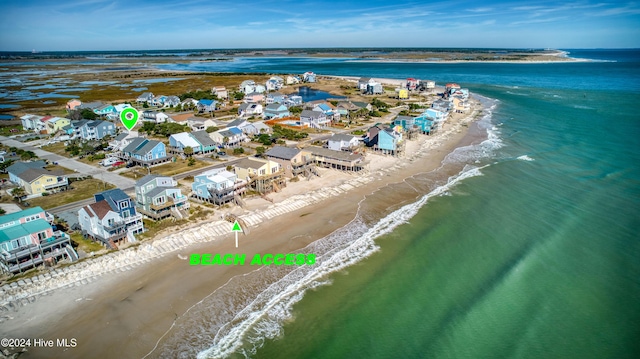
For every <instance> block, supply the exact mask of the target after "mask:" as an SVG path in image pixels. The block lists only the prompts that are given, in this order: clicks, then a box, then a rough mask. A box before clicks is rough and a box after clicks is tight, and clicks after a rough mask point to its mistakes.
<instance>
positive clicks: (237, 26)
mask: <svg viewBox="0 0 640 359" xmlns="http://www.w3.org/2000/svg"><path fill="white" fill-rule="evenodd" d="M252 47H253V48H255V47H260V48H290V47H500V48H630V47H632V48H640V4H639V3H636V2H626V1H622V2H621V1H609V2H599V1H590V0H587V1H576V2H559V1H538V2H530V1H526V2H525V1H500V0H494V1H477V0H475V1H473V0H469V1H468V0H447V1H440V0H434V1H414V2H404V3H401V4H398V3H397V2H395V3H394V2H391V1H378V0H366V1H363V0H356V1H332V0H324V1H321V0H318V1H304V0H295V1H289V0H277V1H275V0H274V1H271V0H270V1H245V0H233V1H227V0H222V1H220V0H206V1H202V0H173V1H166V0H153V1H150V0H129V1H119V0H116V1H111V0H106V1H103V0H78V1H65V0H60V1H55V0H54V1H50V0H39V1H32V0H18V1H16V0H2V2H1V3H0V51H31V50H32V49H36V50H39V51H72V50H150V49H213V48H252Z"/></svg>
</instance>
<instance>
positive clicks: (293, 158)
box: [264, 146, 311, 178]
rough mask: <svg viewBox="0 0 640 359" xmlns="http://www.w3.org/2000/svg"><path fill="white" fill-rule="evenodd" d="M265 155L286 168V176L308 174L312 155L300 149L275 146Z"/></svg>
mask: <svg viewBox="0 0 640 359" xmlns="http://www.w3.org/2000/svg"><path fill="white" fill-rule="evenodd" d="M264 155H265V157H266V158H267V159H269V160H272V161H274V162H277V163H279V164H280V166H281V167H282V169H283V170H284V176H285V177H287V178H293V177H295V176H299V175H305V176H307V175H308V172H309V165H310V164H311V156H310V155H309V154H308V153H306V152H304V151H301V150H300V149H297V148H292V147H284V146H274V147H273V148H272V149H270V150H269V151H267V152H266V153H265V154H264Z"/></svg>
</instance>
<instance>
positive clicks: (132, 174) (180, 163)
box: [120, 158, 212, 179]
mask: <svg viewBox="0 0 640 359" xmlns="http://www.w3.org/2000/svg"><path fill="white" fill-rule="evenodd" d="M211 164H212V163H210V162H205V161H202V160H196V163H195V164H194V165H193V166H189V163H188V161H187V160H183V159H181V158H178V159H177V160H176V162H169V163H166V164H163V165H160V166H155V167H151V169H150V170H151V174H156V175H161V176H174V175H177V174H180V173H183V172H187V171H191V170H195V169H198V168H202V167H207V166H211ZM147 174H148V171H147V169H146V168H140V167H135V168H133V169H132V170H130V171H125V172H122V173H120V175H121V176H124V177H128V178H132V179H140V178H142V177H144V176H146V175H147Z"/></svg>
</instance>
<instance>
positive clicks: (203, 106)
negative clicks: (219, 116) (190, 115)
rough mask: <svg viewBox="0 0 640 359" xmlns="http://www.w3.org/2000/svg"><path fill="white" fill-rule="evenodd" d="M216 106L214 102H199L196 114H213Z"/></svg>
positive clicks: (216, 103) (216, 102)
mask: <svg viewBox="0 0 640 359" xmlns="http://www.w3.org/2000/svg"><path fill="white" fill-rule="evenodd" d="M217 105H218V101H216V100H200V101H198V104H197V107H198V112H213V111H215V110H216V106H217Z"/></svg>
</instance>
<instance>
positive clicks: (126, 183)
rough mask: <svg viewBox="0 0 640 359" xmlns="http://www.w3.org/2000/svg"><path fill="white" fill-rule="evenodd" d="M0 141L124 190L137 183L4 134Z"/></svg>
mask: <svg viewBox="0 0 640 359" xmlns="http://www.w3.org/2000/svg"><path fill="white" fill-rule="evenodd" d="M0 142H2V143H3V144H5V145H7V146H10V147H17V148H21V149H23V150H25V151H33V152H34V153H35V154H36V155H37V156H38V157H40V158H41V159H46V160H49V162H58V164H59V165H60V166H62V167H66V168H68V169H70V170H73V171H76V172H78V173H81V174H84V175H91V176H93V178H96V179H99V180H102V181H105V182H107V183H111V184H112V185H114V186H116V187H118V188H122V189H123V190H126V189H131V188H133V186H134V184H135V181H134V180H132V179H130V178H126V177H122V176H120V175H119V174H117V173H113V172H109V171H107V169H106V168H98V167H94V166H90V165H88V164H86V163H82V162H79V161H76V160H74V159H72V158H67V157H63V156H60V155H56V154H55V153H51V152H48V151H45V150H43V149H41V148H37V147H34V146H32V145H30V144H29V143H22V142H20V141H16V140H14V139H11V138H8V137H4V136H0Z"/></svg>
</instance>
